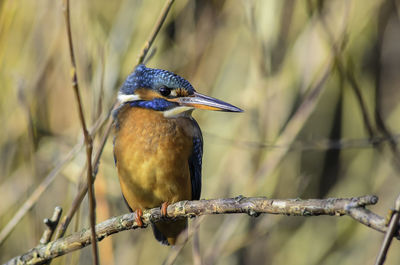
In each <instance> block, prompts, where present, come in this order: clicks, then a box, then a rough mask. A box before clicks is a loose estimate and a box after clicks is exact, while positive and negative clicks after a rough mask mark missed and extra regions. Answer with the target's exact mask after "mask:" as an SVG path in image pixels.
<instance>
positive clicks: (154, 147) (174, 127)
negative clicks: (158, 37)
mask: <svg viewBox="0 0 400 265" xmlns="http://www.w3.org/2000/svg"><path fill="white" fill-rule="evenodd" d="M118 100H119V107H118V108H117V109H116V110H115V111H114V113H113V117H114V131H115V134H114V160H115V164H116V168H117V173H118V178H119V182H120V186H121V190H122V195H123V197H124V200H125V202H126V204H127V205H128V207H129V210H130V211H131V212H133V211H136V215H135V220H136V222H137V224H138V225H139V226H143V222H142V219H141V217H142V215H143V210H145V209H150V208H154V207H161V214H162V216H164V217H166V216H167V207H168V205H169V204H172V203H175V202H178V201H182V200H199V199H200V193H201V169H202V157H203V137H202V133H201V130H200V127H199V125H198V123H197V122H196V120H195V119H194V118H193V117H192V115H191V114H192V112H193V110H194V109H205V110H214V111H225V112H242V111H243V110H242V109H240V108H238V107H235V106H233V105H231V104H229V103H226V102H224V101H221V100H218V99H215V98H212V97H209V96H206V95H203V94H200V93H198V92H197V91H196V90H195V89H194V88H193V86H192V85H191V84H190V83H189V81H187V80H186V79H184V78H183V77H181V76H179V75H177V74H175V73H173V72H170V71H167V70H163V69H155V68H148V67H146V66H145V65H144V64H139V65H138V66H137V67H136V68H135V69H134V71H133V72H132V73H131V74H130V75H129V76H128V77H127V78H126V80H125V82H124V83H123V85H122V86H121V88H120V90H119V92H118ZM164 219H165V220H163V221H160V222H157V223H152V224H151V226H152V229H153V234H154V236H155V238H156V239H157V240H158V241H159V242H161V243H162V244H164V245H175V244H176V243H177V238H178V236H179V234H180V233H181V232H182V231H184V230H185V228H186V227H187V219H185V220H173V221H171V220H167V218H164Z"/></svg>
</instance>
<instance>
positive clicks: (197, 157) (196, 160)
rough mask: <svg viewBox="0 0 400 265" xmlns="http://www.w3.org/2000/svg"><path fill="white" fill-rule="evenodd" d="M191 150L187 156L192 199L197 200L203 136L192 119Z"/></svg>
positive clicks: (199, 191)
mask: <svg viewBox="0 0 400 265" xmlns="http://www.w3.org/2000/svg"><path fill="white" fill-rule="evenodd" d="M193 124H194V127H195V128H194V129H195V133H194V135H193V151H192V154H191V156H190V157H189V170H190V180H191V183H192V200H199V199H200V193H201V161H202V158H203V136H202V135H201V130H200V127H199V125H198V124H197V122H196V121H195V120H194V119H193Z"/></svg>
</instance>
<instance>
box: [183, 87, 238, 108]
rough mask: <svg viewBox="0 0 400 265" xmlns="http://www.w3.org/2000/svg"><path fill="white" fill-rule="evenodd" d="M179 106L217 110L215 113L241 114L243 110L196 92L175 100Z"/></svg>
mask: <svg viewBox="0 0 400 265" xmlns="http://www.w3.org/2000/svg"><path fill="white" fill-rule="evenodd" d="M177 101H178V102H179V104H180V105H182V106H188V107H193V108H197V109H207V110H217V111H228V112H243V110H241V109H239V108H237V107H235V106H233V105H231V104H229V103H226V102H224V101H221V100H219V99H216V98H212V97H209V96H206V95H203V94H200V93H197V92H194V94H193V95H191V96H189V97H181V98H178V100H177Z"/></svg>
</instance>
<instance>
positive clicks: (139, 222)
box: [135, 209, 144, 227]
mask: <svg viewBox="0 0 400 265" xmlns="http://www.w3.org/2000/svg"><path fill="white" fill-rule="evenodd" d="M142 216H143V211H142V209H137V210H136V216H135V221H136V223H137V225H138V227H144V224H143V221H142Z"/></svg>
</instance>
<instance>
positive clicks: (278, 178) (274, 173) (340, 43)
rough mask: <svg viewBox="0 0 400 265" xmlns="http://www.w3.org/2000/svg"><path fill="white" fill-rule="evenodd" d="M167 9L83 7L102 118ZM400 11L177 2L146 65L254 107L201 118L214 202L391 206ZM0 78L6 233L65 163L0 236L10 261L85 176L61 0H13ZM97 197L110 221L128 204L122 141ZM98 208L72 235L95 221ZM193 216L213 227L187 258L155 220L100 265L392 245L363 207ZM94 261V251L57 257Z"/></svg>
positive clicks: (92, 100) (214, 260)
mask: <svg viewBox="0 0 400 265" xmlns="http://www.w3.org/2000/svg"><path fill="white" fill-rule="evenodd" d="M163 5H164V1H157V0H152V1H140V0H117V1H107V0H96V1H95V0H88V1H76V0H72V1H71V22H72V35H73V41H74V46H75V53H76V57H77V58H76V59H77V70H78V80H79V85H80V88H81V94H82V97H83V103H84V110H85V114H86V117H87V120H88V123H89V125H90V127H91V126H93V125H94V124H96V121H98V120H99V119H100V120H101V118H102V117H104V115H106V114H107V112H108V111H109V109H110V108H111V106H112V104H113V102H114V99H115V97H116V93H117V90H118V88H119V86H120V85H121V84H122V82H123V81H124V79H125V78H126V76H127V75H128V74H129V73H130V72H131V71H132V70H133V67H134V66H135V64H136V61H137V58H138V56H139V53H140V51H141V48H142V47H143V45H144V42H145V41H146V39H147V38H148V36H149V35H150V32H151V29H152V27H153V25H154V24H155V22H156V20H157V17H158V16H159V14H160V11H161V9H162V6H163ZM399 14H400V1H395V0H386V1H383V0H382V1H380V0H375V1H363V0H348V1H341V0H337V1H335V0H329V1H322V0H320V1H313V0H308V1H294V0H275V1H274V0H267V1H264V0H258V1H257V0H249V1H239V0H231V1H222V0H214V1H213V0H207V1H205V0H193V1H189V0H176V1H175V4H174V5H173V7H172V9H171V11H170V14H169V15H168V18H167V20H166V22H165V24H164V26H163V28H162V29H161V32H160V34H159V35H158V37H157V39H156V41H155V43H154V45H153V47H154V48H156V50H155V53H154V56H153V57H152V58H151V59H150V60H149V61H148V63H147V66H149V67H157V68H162V69H167V70H171V71H174V72H176V73H177V74H179V75H181V76H183V77H185V78H186V79H188V80H189V81H190V82H191V84H192V85H193V86H194V87H195V88H196V89H197V90H198V91H199V92H201V93H205V94H207V95H210V96H213V97H217V98H219V99H222V100H225V101H227V102H230V103H232V104H234V105H236V106H238V107H240V108H242V109H244V110H245V112H244V113H242V114H230V113H217V112H207V111H196V112H195V113H194V117H195V118H196V119H197V121H198V122H199V124H200V126H201V128H202V130H203V136H204V143H205V145H204V158H203V192H202V196H201V197H202V198H206V199H207V198H223V197H235V196H238V195H244V196H267V197H269V198H303V199H308V198H328V197H353V196H360V195H365V194H375V195H377V196H379V198H380V200H379V203H378V204H377V205H376V206H373V207H370V209H372V210H373V211H374V212H376V213H378V214H380V215H381V216H385V215H386V214H387V213H388V210H389V209H390V208H392V207H393V206H394V200H395V198H396V197H397V196H398V193H399V191H400V174H399V172H400V171H399V168H400V166H399V165H400V164H399V161H400V160H399V159H398V158H399V156H398V153H397V152H396V150H394V149H395V148H393V146H395V142H396V141H397V140H398V139H399V137H400V123H399V122H398V121H399V115H400V106H399V104H398V102H399V100H400V90H399V86H400V74H399V73H400V46H399V43H400V24H399ZM0 86H1V90H0V91H1V93H0V121H1V124H2V129H1V130H0V172H1V174H0V202H1V203H0V229H2V228H4V227H5V225H6V224H7V223H8V222H9V220H10V219H11V218H12V216H13V215H14V214H15V213H16V212H17V210H18V209H19V208H20V207H21V206H22V204H23V203H24V202H25V201H26V200H27V199H28V198H29V196H30V195H31V194H32V193H33V192H34V191H35V189H37V188H38V187H39V185H40V183H41V182H42V181H43V180H44V179H45V177H46V176H47V174H49V173H50V172H51V170H52V169H54V168H55V167H56V166H58V165H61V164H62V165H63V167H62V170H61V172H60V173H59V174H57V175H56V177H55V179H54V181H53V182H52V183H51V185H50V186H49V187H48V188H47V189H46V190H44V192H43V194H42V195H41V196H40V197H39V199H38V200H37V202H35V203H34V205H33V207H32V209H31V210H30V211H29V212H28V213H27V214H26V215H25V216H24V217H23V218H22V220H21V221H20V222H19V223H18V224H17V225H16V227H15V229H14V230H13V232H12V233H11V234H10V236H9V237H8V238H7V240H6V241H5V242H4V243H3V244H2V245H1V246H0V262H6V261H7V260H8V259H10V258H12V257H13V256H16V255H19V254H22V253H24V252H26V251H27V250H28V249H30V248H32V247H34V246H36V245H37V244H38V243H39V239H40V236H41V234H42V232H43V229H44V225H43V221H42V220H43V219H44V218H48V217H50V216H51V214H52V212H53V209H54V207H55V206H57V205H60V206H62V207H63V209H64V211H67V210H68V209H69V208H70V206H71V203H72V200H73V198H74V197H75V195H76V194H77V191H78V189H79V187H80V185H81V183H82V181H84V179H85V175H84V174H82V172H83V170H85V160H86V157H85V151H84V149H79V151H78V152H75V153H73V155H72V156H70V157H71V159H70V160H69V161H67V162H66V163H63V161H64V160H65V159H66V158H67V156H68V154H69V152H70V151H71V150H72V149H73V148H74V146H76V144H77V143H80V142H81V139H82V135H81V127H80V122H79V118H78V114H77V106H76V101H75V98H74V94H73V90H72V88H71V80H70V60H69V53H68V44H67V38H66V31H65V23H64V18H63V5H62V1H50V0H36V1H30V0H3V1H1V2H0ZM101 132H102V129H100V133H98V134H96V137H95V152H96V150H97V148H98V144H99V140H100V135H102V134H101ZM388 139H391V140H392V141H389V140H388ZM393 150H394V151H393ZM60 163H61V164H60ZM95 192H96V200H97V222H100V221H103V220H106V219H108V218H110V217H111V216H115V215H121V214H124V213H127V212H128V209H127V208H126V206H125V204H124V202H123V199H122V196H121V191H120V187H119V182H118V178H117V175H116V169H115V166H114V161H113V156H112V136H111V137H110V139H109V140H108V142H107V145H106V147H105V149H104V153H103V156H102V158H101V164H100V168H99V173H98V176H97V179H96V183H95ZM87 205H88V202H87V199H85V200H84V201H83V203H82V205H81V208H80V210H79V214H78V215H77V216H75V217H74V219H73V220H72V223H71V225H70V226H69V229H68V231H67V234H70V233H72V232H74V231H77V230H80V229H82V228H84V227H88V217H87V216H88V206H87ZM191 223H192V227H199V229H194V230H196V232H194V234H195V237H194V238H195V243H196V242H197V240H198V244H199V247H198V248H193V237H190V238H189V240H188V242H187V244H186V245H185V246H184V248H183V249H182V250H181V251H179V252H178V251H177V249H176V248H175V249H173V248H170V247H165V246H161V245H160V244H159V243H158V242H156V240H155V239H154V238H153V235H152V232H151V230H150V229H145V230H136V231H125V232H121V233H118V234H116V235H113V236H111V237H108V238H106V239H104V240H103V241H101V242H100V243H99V248H100V257H101V264H161V263H162V262H163V261H166V260H173V257H174V255H175V256H176V255H177V258H176V260H175V264H373V262H374V261H375V258H376V256H377V253H378V251H379V248H380V246H381V243H382V240H383V234H381V233H378V232H376V231H374V230H372V229H369V228H367V227H365V226H363V225H361V224H359V223H357V222H355V221H353V220H352V219H351V218H349V217H309V218H305V217H286V216H270V215H262V216H260V217H258V218H251V217H249V216H247V215H218V216H206V217H204V218H198V219H196V220H195V221H193V220H192V221H191ZM193 223H195V224H194V225H193ZM195 245H196V244H195ZM399 247H400V244H399V242H397V241H395V242H393V244H392V246H391V249H390V250H389V255H388V257H387V261H386V263H385V264H400V252H399V251H398V250H399ZM193 249H194V250H195V251H193ZM155 253H157V255H155ZM90 263H91V252H90V248H85V249H83V250H82V251H76V252H73V253H71V254H68V255H66V256H63V257H61V258H57V259H55V260H54V261H53V263H52V264H90Z"/></svg>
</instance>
